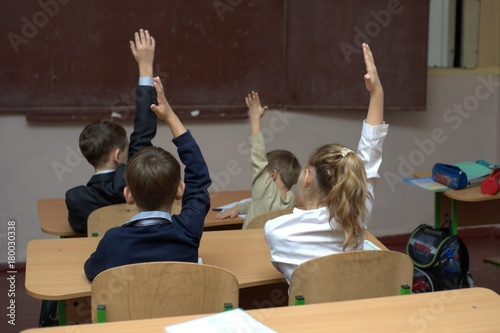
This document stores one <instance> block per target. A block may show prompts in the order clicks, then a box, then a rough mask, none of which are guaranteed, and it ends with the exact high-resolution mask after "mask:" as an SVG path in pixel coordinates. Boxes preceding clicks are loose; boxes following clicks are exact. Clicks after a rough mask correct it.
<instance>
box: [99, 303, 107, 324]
mask: <svg viewBox="0 0 500 333" xmlns="http://www.w3.org/2000/svg"><path fill="white" fill-rule="evenodd" d="M97 322H98V323H105V322H106V305H104V304H99V305H97Z"/></svg>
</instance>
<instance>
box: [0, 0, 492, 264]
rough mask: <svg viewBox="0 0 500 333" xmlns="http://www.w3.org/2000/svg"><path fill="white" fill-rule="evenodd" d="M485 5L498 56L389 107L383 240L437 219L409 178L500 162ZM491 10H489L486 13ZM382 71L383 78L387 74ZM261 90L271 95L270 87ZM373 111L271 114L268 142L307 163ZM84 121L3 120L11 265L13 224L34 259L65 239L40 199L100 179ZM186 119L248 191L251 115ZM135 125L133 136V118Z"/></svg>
mask: <svg viewBox="0 0 500 333" xmlns="http://www.w3.org/2000/svg"><path fill="white" fill-rule="evenodd" d="M481 6H482V8H481V11H482V16H481V18H482V20H483V21H482V22H481V29H480V43H485V42H486V43H491V45H492V46H494V45H496V46H494V47H487V45H486V46H484V45H483V44H481V45H480V48H479V49H480V50H485V51H484V52H488V54H487V55H486V56H482V57H481V55H480V57H479V59H480V60H479V64H480V67H478V68H477V69H475V70H457V69H455V70H450V69H430V70H429V77H428V86H427V89H428V92H427V96H428V101H427V111H425V112H421V111H418V112H417V111H416V112H388V113H386V117H385V119H386V122H387V123H389V124H390V129H389V135H388V137H387V139H386V141H385V145H384V160H383V163H382V167H381V169H380V174H381V179H380V183H379V185H378V187H377V189H376V202H375V210H374V213H373V215H372V219H371V222H370V223H369V229H370V230H371V231H372V233H373V234H375V235H376V236H383V235H392V234H402V233H408V232H410V231H411V230H413V229H414V228H415V227H416V226H417V225H419V224H421V223H431V222H432V221H433V195H432V194H431V193H430V192H427V191H425V190H421V189H418V188H415V187H413V186H410V185H407V184H404V183H402V182H401V181H400V180H401V178H405V177H408V176H411V173H412V172H413V171H414V170H430V169H431V168H432V165H433V164H434V163H436V162H445V163H454V162H459V161H465V160H471V161H474V160H477V159H479V158H482V159H485V160H488V161H496V162H497V163H498V162H499V161H500V153H499V151H500V149H499V148H500V147H499V131H500V117H499V111H500V107H499V99H500V97H499V89H500V87H499V82H500V75H499V73H500V70H499V68H500V61H499V60H498V59H499V56H498V44H495V42H494V40H496V41H498V38H497V39H494V38H492V36H491V34H492V31H493V34H496V36H497V37H498V31H499V29H498V28H499V23H498V22H499V20H498V17H496V16H495V15H492V14H491V12H492V10H491V8H493V9H496V7H498V2H497V1H492V0H483V1H482V2H481ZM485 6H489V7H487V9H486V10H485V8H484V7H485ZM485 13H487V14H485ZM496 13H498V11H496ZM497 16H498V14H497ZM494 36H495V35H493V37H494ZM495 47H496V49H495ZM410 65H411V64H410ZM381 77H382V82H383V74H382V73H381ZM488 82H489V83H488ZM360 84H363V82H362V78H360ZM256 89H258V87H256ZM407 89H412V83H411V82H408V84H407V85H406V86H402V87H401V94H404V92H405V90H407ZM244 93H245V92H242V95H243V94H244ZM261 94H262V97H263V98H264V99H265V92H261ZM242 98H243V96H242ZM460 110H461V111H460ZM364 116H365V114H364V112H359V111H337V112H319V111H308V110H303V111H300V112H286V111H285V112H283V111H276V110H270V111H269V112H268V113H267V114H266V116H265V117H264V119H263V127H264V134H265V138H266V140H267V148H268V149H276V148H281V149H289V150H291V151H293V152H294V153H295V154H296V155H297V157H298V158H299V160H300V161H301V163H304V162H305V161H306V159H307V157H308V153H309V152H310V151H311V150H312V149H313V148H314V147H316V146H318V145H320V144H322V143H327V142H332V141H336V142H340V143H343V144H345V145H347V146H349V147H351V148H353V149H354V148H355V147H356V145H357V141H358V139H359V133H360V129H361V121H362V119H363V118H364ZM84 125H85V124H84V123H65V124H46V123H38V124H36V123H27V122H26V120H25V117H24V115H1V116H0V143H1V144H0V156H1V157H2V162H1V163H0V184H2V190H1V192H0V223H1V224H0V253H1V254H2V257H1V259H0V262H5V261H7V260H6V253H7V242H6V238H7V235H6V233H7V223H8V221H15V225H16V240H17V256H16V261H17V262H24V261H25V254H26V244H27V242H28V241H29V240H31V239H38V238H51V237H55V236H49V235H46V234H44V233H42V232H41V231H40V227H39V223H38V216H37V209H36V200H37V199H39V198H48V197H63V196H64V193H65V191H66V190H67V189H68V188H71V187H73V186H76V185H80V184H84V183H86V182H87V180H88V179H89V178H90V176H91V175H92V169H91V167H90V166H89V165H88V164H87V162H86V161H84V160H83V159H82V158H81V157H80V156H79V154H78V153H77V152H78V135H79V133H80V131H81V129H82V127H83V126H84ZM186 125H187V127H188V128H189V129H191V131H192V132H193V134H194V136H195V137H196V139H197V140H198V142H199V144H200V146H201V148H202V151H203V152H204V154H205V158H206V160H207V163H208V165H209V168H210V170H211V174H212V178H213V181H214V185H213V186H212V190H213V191H217V190H238V189H248V188H249V186H250V180H251V173H250V166H249V163H248V158H249V151H248V147H249V144H248V137H249V124H248V121H246V120H242V121H231V122H222V121H214V122H198V123H196V122H189V123H187V124H186ZM125 127H126V129H127V131H128V132H129V133H130V132H131V124H126V125H125ZM170 140H171V135H170V131H169V130H168V128H166V126H164V125H161V126H160V127H159V129H158V135H157V137H156V138H155V140H154V144H155V145H161V146H163V147H166V148H168V149H171V150H172V149H173V145H172V144H171V143H170Z"/></svg>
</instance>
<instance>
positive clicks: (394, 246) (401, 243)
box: [0, 227, 500, 333]
mask: <svg viewBox="0 0 500 333" xmlns="http://www.w3.org/2000/svg"><path fill="white" fill-rule="evenodd" d="M459 234H460V236H461V238H462V239H463V241H464V243H465V244H466V245H467V248H468V250H469V255H470V272H471V274H472V276H473V278H474V282H475V284H476V286H480V287H485V288H489V289H491V290H494V291H495V292H497V293H498V294H500V268H496V267H494V266H492V265H489V264H485V263H483V262H482V260H483V258H486V257H492V256H499V255H500V228H494V227H482V228H473V229H460V230H459ZM408 237H409V235H401V236H390V237H379V240H380V241H381V242H382V243H383V244H384V245H386V246H387V247H388V248H389V249H390V250H393V251H400V252H406V242H407V240H408ZM1 274H2V278H1V280H0V290H1V291H2V295H3V296H2V301H1V303H0V309H4V310H3V311H6V312H5V315H2V316H1V317H2V319H1V320H2V321H1V322H0V328H1V329H0V331H1V332H4V333H10V332H19V331H22V330H24V329H27V328H34V327H37V326H38V321H39V315H40V308H41V301H40V300H37V299H34V298H32V297H30V296H29V295H27V294H26V291H25V289H24V269H18V271H17V274H16V275H15V297H10V296H9V289H11V284H10V282H9V280H8V278H9V277H10V274H7V273H6V269H5V268H4V269H3V270H2V272H1ZM286 287H287V286H286V285H285V284H278V285H271V286H266V287H262V288H260V287H259V288H249V289H247V290H244V291H243V292H242V293H241V296H240V306H241V307H243V308H245V309H250V308H262V307H272V306H284V305H286V304H287V302H288V300H287V296H286V293H287V288H286ZM11 299H14V300H15V326H13V325H11V324H9V323H8V321H9V320H11V319H10V318H9V317H8V316H6V315H8V314H9V312H7V311H8V310H6V308H7V306H8V305H9V303H8V302H10V300H11Z"/></svg>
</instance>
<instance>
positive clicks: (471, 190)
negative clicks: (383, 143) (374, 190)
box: [413, 172, 500, 202]
mask: <svg viewBox="0 0 500 333" xmlns="http://www.w3.org/2000/svg"><path fill="white" fill-rule="evenodd" d="M413 175H414V176H415V177H417V178H424V177H430V176H431V175H432V174H431V173H430V172H415V173H414V174H413ZM442 193H443V194H444V195H445V196H447V197H448V198H450V199H453V200H457V201H467V202H480V201H489V200H498V199H500V192H498V193H497V194H495V195H490V194H483V193H482V192H481V184H473V185H470V186H469V187H467V188H464V189H461V190H452V189H449V190H446V191H444V192H442Z"/></svg>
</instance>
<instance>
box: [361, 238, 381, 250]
mask: <svg viewBox="0 0 500 333" xmlns="http://www.w3.org/2000/svg"><path fill="white" fill-rule="evenodd" d="M363 250H382V249H381V248H380V247H378V246H377V245H375V244H373V243H372V242H370V241H369V240H367V239H365V240H364V242H363Z"/></svg>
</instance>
